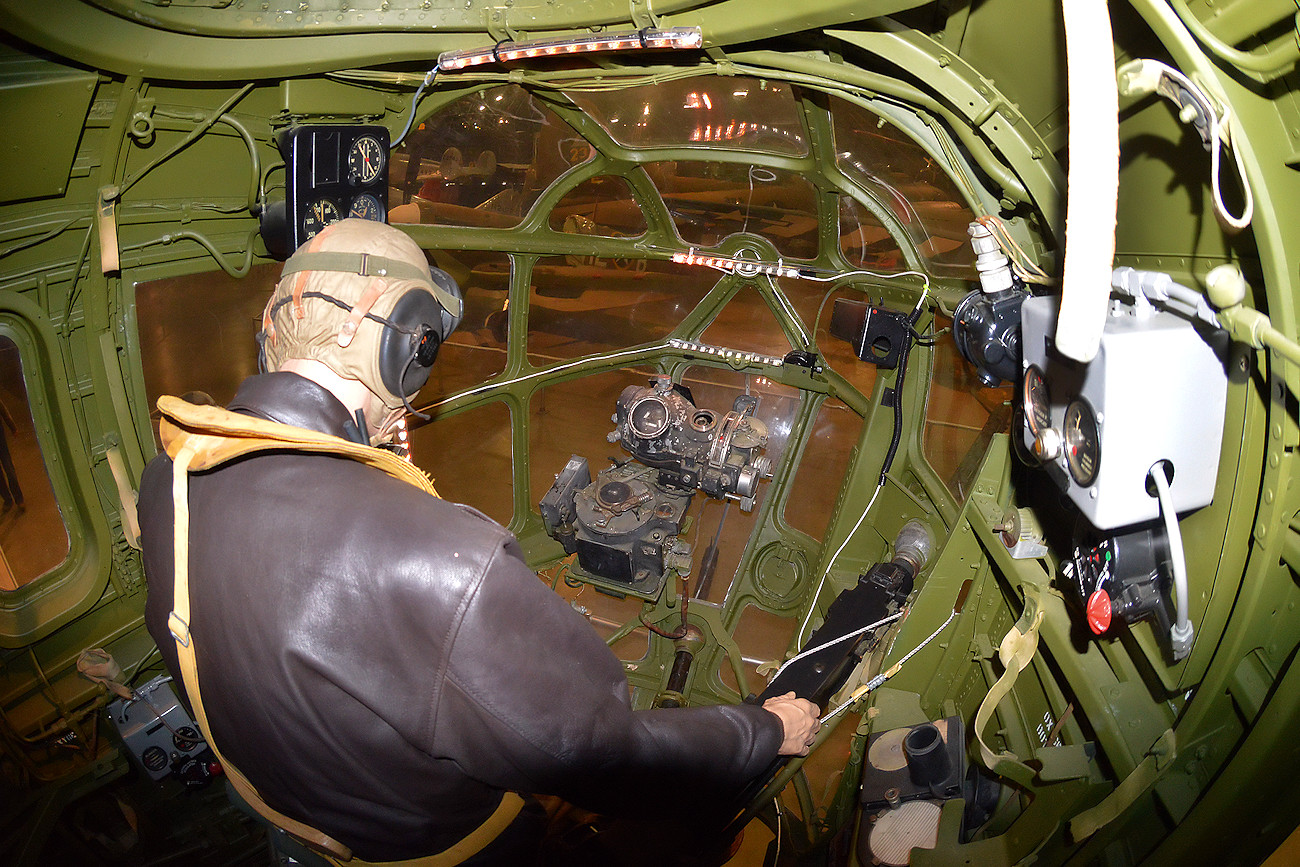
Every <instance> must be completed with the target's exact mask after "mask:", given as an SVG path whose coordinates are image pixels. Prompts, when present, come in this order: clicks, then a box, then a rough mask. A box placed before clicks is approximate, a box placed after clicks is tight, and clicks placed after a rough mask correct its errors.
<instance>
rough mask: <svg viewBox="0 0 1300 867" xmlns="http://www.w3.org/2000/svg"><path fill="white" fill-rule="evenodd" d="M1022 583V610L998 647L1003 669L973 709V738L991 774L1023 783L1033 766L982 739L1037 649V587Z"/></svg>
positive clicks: (1039, 617) (1039, 610) (1031, 777)
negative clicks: (997, 750)
mask: <svg viewBox="0 0 1300 867" xmlns="http://www.w3.org/2000/svg"><path fill="white" fill-rule="evenodd" d="M1023 587H1024V591H1025V610H1024V612H1023V613H1022V614H1021V615H1020V619H1019V620H1017V621H1016V625H1015V626H1013V627H1011V631H1009V632H1008V633H1007V634H1006V637H1004V638H1003V639H1002V644H1001V645H1000V646H999V647H998V656H999V658H1000V659H1001V660H1002V666H1003V668H1004V669H1005V670H1004V671H1003V673H1002V676H1001V677H999V678H998V680H997V682H996V683H994V684H993V686H992V687H991V688H990V689H989V694H988V695H986V696H985V697H984V701H983V702H981V703H980V707H979V710H978V711H976V712H975V740H976V741H978V742H979V748H980V759H981V760H983V762H984V765H985V767H987V768H988V769H989V770H990V771H993V772H994V773H995V774H998V775H1000V776H1003V777H1007V778H1008V779H1011V780H1014V781H1015V782H1017V783H1020V784H1021V785H1025V786H1027V785H1029V784H1030V783H1032V782H1033V780H1034V777H1035V775H1036V772H1035V771H1034V769H1033V768H1031V767H1029V766H1028V765H1026V764H1025V763H1024V762H1023V761H1022V760H1021V759H1020V757H1019V756H1017V755H1016V754H1015V753H1012V752H1002V753H995V752H994V751H993V750H992V749H990V748H989V745H988V744H986V743H985V742H984V727H985V726H986V725H988V722H989V720H990V719H992V718H993V712H994V711H995V710H997V706H998V704H999V703H1000V702H1001V701H1002V700H1003V699H1004V698H1006V697H1007V695H1008V694H1009V693H1010V692H1011V688H1012V687H1014V686H1015V685H1016V679H1017V678H1018V677H1020V672H1021V671H1023V670H1024V668H1025V666H1027V665H1028V664H1029V663H1030V661H1031V660H1032V659H1033V658H1034V654H1035V653H1037V651H1038V627H1039V626H1041V625H1042V622H1043V607H1042V605H1041V604H1040V600H1039V588H1038V586H1037V585H1035V584H1024V585H1023Z"/></svg>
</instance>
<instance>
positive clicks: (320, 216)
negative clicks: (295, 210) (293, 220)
mask: <svg viewBox="0 0 1300 867" xmlns="http://www.w3.org/2000/svg"><path fill="white" fill-rule="evenodd" d="M341 219H343V214H342V213H340V211H339V206H338V204H337V203H336V202H335V201H334V200H333V199H317V200H316V201H314V202H312V203H311V204H310V205H308V206H307V212H306V214H304V215H303V218H302V234H303V237H305V238H314V237H316V233H317V232H319V231H320V230H321V229H323V228H325V227H326V226H328V225H329V224H330V223H337V222H338V221H339V220H341Z"/></svg>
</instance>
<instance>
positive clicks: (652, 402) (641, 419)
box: [627, 396, 668, 439]
mask: <svg viewBox="0 0 1300 867" xmlns="http://www.w3.org/2000/svg"><path fill="white" fill-rule="evenodd" d="M627 421H628V425H629V426H630V427H631V428H632V433H634V434H636V435H637V436H639V437H641V438H642V439H653V438H654V437H657V436H659V434H661V433H663V432H664V431H666V430H668V407H667V405H665V404H664V402H663V401H662V400H660V399H659V398H658V397H654V396H651V397H643V398H641V399H640V400H638V401H637V402H636V403H634V404H632V409H631V410H630V411H629V412H628V414H627Z"/></svg>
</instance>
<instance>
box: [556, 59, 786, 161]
mask: <svg viewBox="0 0 1300 867" xmlns="http://www.w3.org/2000/svg"><path fill="white" fill-rule="evenodd" d="M567 96H568V97H569V98H570V99H572V100H573V101H574V103H575V104H576V105H577V106H578V107H579V108H581V109H582V110H583V111H585V112H586V113H587V114H589V115H591V116H592V117H594V118H595V119H596V121H597V123H599V124H600V125H601V126H602V127H604V129H605V132H607V133H609V137H610V138H612V139H613V140H614V141H616V142H618V143H619V144H621V145H624V146H625V147H629V148H656V147H701V148H708V149H710V150H717V149H719V148H734V149H736V150H748V151H763V152H766V153H772V154H782V155H786V156H799V157H801V156H804V155H806V154H807V153H808V141H807V138H806V137H805V135H804V128H803V121H802V119H801V117H800V109H799V104H798V102H797V101H796V100H795V97H794V92H793V89H792V88H791V87H790V85H788V84H783V83H781V82H777V81H760V80H759V79H756V78H745V77H730V76H728V77H725V78H722V77H718V76H712V75H708V76H695V77H692V78H684V79H681V80H679V81H661V82H657V83H655V84H647V85H642V86H639V87H625V88H620V89H617V90H605V91H591V92H583V91H570V92H568V93H567Z"/></svg>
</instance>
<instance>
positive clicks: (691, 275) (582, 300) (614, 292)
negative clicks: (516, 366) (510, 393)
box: [528, 256, 718, 412]
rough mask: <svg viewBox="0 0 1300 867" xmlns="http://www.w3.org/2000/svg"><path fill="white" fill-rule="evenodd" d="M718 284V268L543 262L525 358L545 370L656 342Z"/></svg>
mask: <svg viewBox="0 0 1300 867" xmlns="http://www.w3.org/2000/svg"><path fill="white" fill-rule="evenodd" d="M717 279H718V274H717V272H716V271H709V270H707V269H705V268H696V267H692V266H689V265H678V264H675V263H673V262H664V261H657V260H649V259H601V258H598V257H596V256H565V257H557V258H550V259H541V260H539V261H538V262H537V264H536V265H535V266H534V267H533V285H532V291H531V293H530V295H529V302H528V361H529V363H531V364H533V365H536V366H538V367H542V366H545V365H548V364H551V363H553V362H555V361H560V360H565V359H570V358H577V357H579V356H583V355H590V354H591V353H594V352H608V351H610V350H614V349H626V348H627V347H629V346H637V345H639V344H642V343H648V342H651V341H655V340H661V339H663V338H664V337H667V336H668V333H669V332H671V331H672V330H673V329H674V328H675V327H677V323H679V322H680V321H681V320H682V318H683V317H684V316H686V314H688V313H690V312H691V311H692V310H694V309H695V305H696V304H699V303H700V299H701V298H703V297H704V295H705V293H707V292H708V291H709V290H710V289H712V288H713V286H714V284H715V283H716V282H717ZM617 396H618V395H617V394H615V397H617ZM610 411H611V412H612V411H613V404H612V403H611V404H610Z"/></svg>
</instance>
